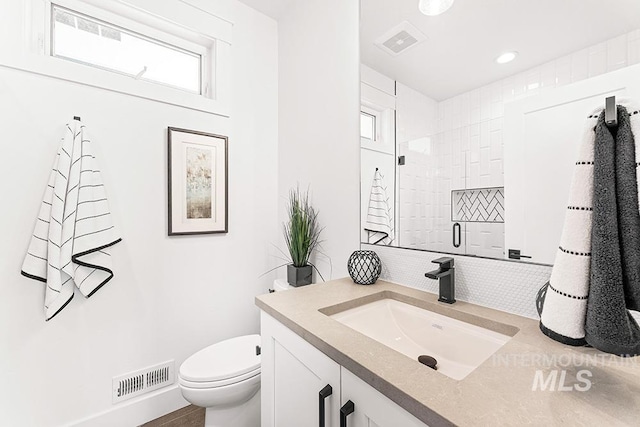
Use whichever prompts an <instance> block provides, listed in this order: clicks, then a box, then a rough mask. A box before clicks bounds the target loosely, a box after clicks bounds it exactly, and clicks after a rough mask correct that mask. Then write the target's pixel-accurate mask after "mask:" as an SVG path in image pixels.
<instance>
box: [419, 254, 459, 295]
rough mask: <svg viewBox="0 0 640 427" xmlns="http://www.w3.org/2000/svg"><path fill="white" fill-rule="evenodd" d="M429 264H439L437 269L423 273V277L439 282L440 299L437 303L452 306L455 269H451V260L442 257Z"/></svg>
mask: <svg viewBox="0 0 640 427" xmlns="http://www.w3.org/2000/svg"><path fill="white" fill-rule="evenodd" d="M431 262H433V263H435V264H439V268H438V269H437V270H434V271H430V272H428V273H425V274H424V276H425V277H428V278H429V279H433V280H439V281H440V297H439V298H438V301H442V302H446V303H447V304H453V303H454V302H456V276H455V268H453V258H451V257H442V258H438V259H434V260H433V261H431Z"/></svg>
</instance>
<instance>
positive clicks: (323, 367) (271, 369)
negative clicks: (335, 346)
mask: <svg viewBox="0 0 640 427" xmlns="http://www.w3.org/2000/svg"><path fill="white" fill-rule="evenodd" d="M261 331H262V391H261V393H262V427H307V426H308V427H316V426H318V425H319V424H320V421H319V420H320V417H321V414H320V402H321V399H322V401H323V402H324V406H325V411H324V415H325V426H326V427H338V425H339V410H340V406H339V405H340V365H338V364H337V363H336V362H334V361H333V360H331V359H330V358H329V357H327V356H325V355H324V354H323V353H322V352H320V351H319V350H318V349H316V348H315V347H313V346H312V345H311V344H309V343H308V342H306V341H305V340H304V339H302V338H300V337H299V336H298V335H296V334H295V333H294V332H292V331H291V330H289V329H288V328H286V327H285V326H283V325H282V324H281V323H279V322H278V321H276V320H275V319H273V318H272V317H271V316H269V315H268V314H266V313H264V312H262V313H261ZM327 385H330V386H331V389H332V390H331V391H332V392H331V395H329V396H327V397H326V398H321V397H320V395H319V393H320V391H321V390H323V389H324V388H325V387H326V386H327ZM326 390H327V389H325V391H326Z"/></svg>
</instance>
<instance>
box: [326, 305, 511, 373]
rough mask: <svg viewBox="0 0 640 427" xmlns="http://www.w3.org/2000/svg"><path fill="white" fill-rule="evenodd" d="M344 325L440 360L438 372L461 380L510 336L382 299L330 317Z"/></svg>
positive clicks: (403, 349)
mask: <svg viewBox="0 0 640 427" xmlns="http://www.w3.org/2000/svg"><path fill="white" fill-rule="evenodd" d="M330 317H331V318H333V319H335V320H337V321H338V322H340V323H343V324H344V325H347V326H349V327H350V328H352V329H355V330H356V331H358V332H360V333H362V334H364V335H366V336H368V337H369V338H373V339H374V340H376V341H378V342H380V343H382V344H384V345H386V346H387V347H391V348H392V349H394V350H396V351H398V352H400V353H402V354H404V355H406V356H409V357H410V358H412V359H414V360H418V356H420V355H427V356H431V357H434V358H435V359H436V360H437V361H438V372H440V373H442V374H444V375H446V376H448V377H450V378H453V379H454V380H461V379H463V378H464V377H466V376H467V375H469V374H470V373H471V372H472V371H473V370H474V369H475V368H477V367H478V366H480V365H481V364H482V363H483V362H484V361H485V360H487V359H488V358H489V357H490V356H491V355H492V354H493V353H495V352H496V351H497V350H498V349H499V348H500V347H502V346H503V345H504V344H505V343H506V342H507V341H509V340H510V339H511V337H510V336H508V335H503V334H500V333H498V332H495V331H491V330H489V329H485V328H482V327H480V326H476V325H472V324H470V323H466V322H462V321H460V320H456V319H452V318H450V317H447V316H443V315H441V314H438V313H434V312H432V311H428V310H425V309H422V308H419V307H415V306H413V305H410V304H406V303H403V302H400V301H396V300H394V299H381V300H378V301H375V302H372V303H369V304H364V305H361V306H359V307H356V308H352V309H349V310H345V311H342V312H340V313H336V314H333V315H331V316H330Z"/></svg>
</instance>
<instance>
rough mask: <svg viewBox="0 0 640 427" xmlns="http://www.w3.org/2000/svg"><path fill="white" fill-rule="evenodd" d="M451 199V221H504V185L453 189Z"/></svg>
mask: <svg viewBox="0 0 640 427" xmlns="http://www.w3.org/2000/svg"><path fill="white" fill-rule="evenodd" d="M451 200H452V203H451V210H452V212H451V220H452V221H461V222H504V187H494V188H469V189H466V190H454V191H452V192H451Z"/></svg>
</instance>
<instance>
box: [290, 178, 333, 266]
mask: <svg viewBox="0 0 640 427" xmlns="http://www.w3.org/2000/svg"><path fill="white" fill-rule="evenodd" d="M287 213H288V216H289V219H288V221H287V222H285V223H284V240H285V242H286V244H287V249H289V255H290V257H291V263H292V264H293V266H294V267H304V266H306V265H311V264H310V263H309V258H310V257H311V253H312V252H313V251H314V250H315V249H316V248H317V247H318V245H319V244H320V233H321V232H322V230H323V228H321V227H320V225H319V224H318V212H316V210H315V209H314V208H313V206H311V203H310V202H309V191H308V190H307V191H306V192H304V193H301V192H300V188H299V187H296V188H294V189H291V190H290V191H289V203H288V205H287Z"/></svg>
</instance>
